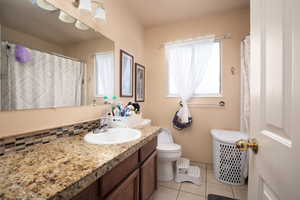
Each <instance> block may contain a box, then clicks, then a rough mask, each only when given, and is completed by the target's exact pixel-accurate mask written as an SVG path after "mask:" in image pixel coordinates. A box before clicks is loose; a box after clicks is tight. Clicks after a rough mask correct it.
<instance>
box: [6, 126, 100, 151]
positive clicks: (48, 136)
mask: <svg viewBox="0 0 300 200" xmlns="http://www.w3.org/2000/svg"><path fill="white" fill-rule="evenodd" d="M98 127H99V120H93V121H88V122H82V123H77V124H73V125H69V126H63V127H58V128H52V129H47V130H41V131H35V132H30V133H26V134H22V135H17V136H12V137H7V138H0V156H3V155H4V154H9V153H13V152H16V151H22V150H24V149H26V148H27V147H30V146H33V145H36V144H46V143H49V142H50V141H53V140H55V139H57V138H63V137H70V136H75V135H78V134H82V133H87V132H89V131H91V130H93V129H96V128H98Z"/></svg>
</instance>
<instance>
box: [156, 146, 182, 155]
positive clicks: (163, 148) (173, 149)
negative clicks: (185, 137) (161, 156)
mask: <svg viewBox="0 0 300 200" xmlns="http://www.w3.org/2000/svg"><path fill="white" fill-rule="evenodd" d="M156 149H157V150H158V151H160V152H170V153H172V152H179V151H181V146H180V145H178V144H159V145H158V146H157V147H156Z"/></svg>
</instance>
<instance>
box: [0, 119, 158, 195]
mask: <svg viewBox="0 0 300 200" xmlns="http://www.w3.org/2000/svg"><path fill="white" fill-rule="evenodd" d="M91 124H94V122H91ZM92 126H94V125H92ZM95 126H97V124H96V125H95ZM78 127H79V128H80V127H81V128H80V129H77V128H78ZM85 127H86V125H82V124H75V125H73V126H72V127H68V128H69V132H68V131H67V128H65V127H64V128H58V129H53V130H52V129H51V130H44V131H42V132H41V133H36V132H35V133H28V134H27V135H22V136H18V137H16V138H7V139H2V140H0V145H4V147H5V148H8V147H10V146H15V147H16V148H18V147H19V146H21V145H20V144H23V140H24V141H25V144H27V142H26V141H28V140H30V139H32V138H33V139H34V140H35V141H37V140H42V141H43V140H45V139H46V138H47V137H53V135H52V133H54V132H56V134H57V135H59V137H58V138H56V139H55V140H52V141H50V142H48V143H45V144H43V143H40V144H35V143H36V142H34V145H28V146H27V145H26V146H27V147H26V148H25V149H24V150H21V151H18V150H17V151H16V152H11V153H7V154H5V155H2V156H0V199H1V200H11V199H20V200H22V199H37V200H46V199H51V200H69V199H72V200H118V199H126V200H138V199H139V200H147V199H149V197H150V196H151V195H152V194H153V192H154V191H155V189H156V187H157V175H156V174H157V164H156V163H157V154H156V145H157V135H158V133H159V132H160V128H159V127H155V126H147V127H144V128H141V129H139V131H140V132H141V137H140V138H139V139H136V140H134V141H131V142H127V143H122V144H112V145H96V144H89V143H87V142H86V141H84V136H85V133H87V132H85V133H84V131H85V129H86V128H85ZM88 129H89V128H88ZM78 130H79V131H83V133H80V132H79V133H78V135H73V136H67V135H66V136H62V135H61V133H60V132H59V131H63V134H64V132H66V133H67V134H69V133H73V132H74V131H75V133H76V131H78ZM44 135H46V136H45V137H44ZM41 137H42V138H41Z"/></svg>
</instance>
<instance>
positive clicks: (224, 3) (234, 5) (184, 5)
mask: <svg viewBox="0 0 300 200" xmlns="http://www.w3.org/2000/svg"><path fill="white" fill-rule="evenodd" d="M126 3H127V5H128V7H129V9H130V10H131V12H133V13H134V14H135V16H136V17H137V18H138V19H139V21H140V22H141V23H142V24H143V25H144V26H146V27H149V26H153V25H161V24H168V23H173V22H176V21H182V20H187V19H195V18H199V17H201V16H205V15H210V14H215V13H220V12H225V11H227V10H232V9H238V8H246V7H249V6H250V0H126Z"/></svg>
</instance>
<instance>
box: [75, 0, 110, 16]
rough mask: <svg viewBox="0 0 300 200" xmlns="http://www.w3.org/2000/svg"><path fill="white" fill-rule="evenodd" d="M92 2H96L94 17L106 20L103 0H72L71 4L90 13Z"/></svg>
mask: <svg viewBox="0 0 300 200" xmlns="http://www.w3.org/2000/svg"><path fill="white" fill-rule="evenodd" d="M92 4H96V5H97V7H96V11H95V15H94V17H95V18H96V19H99V20H103V21H106V11H105V9H104V0H74V1H73V5H74V6H75V7H76V8H78V9H80V10H84V11H89V12H91V13H92Z"/></svg>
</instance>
